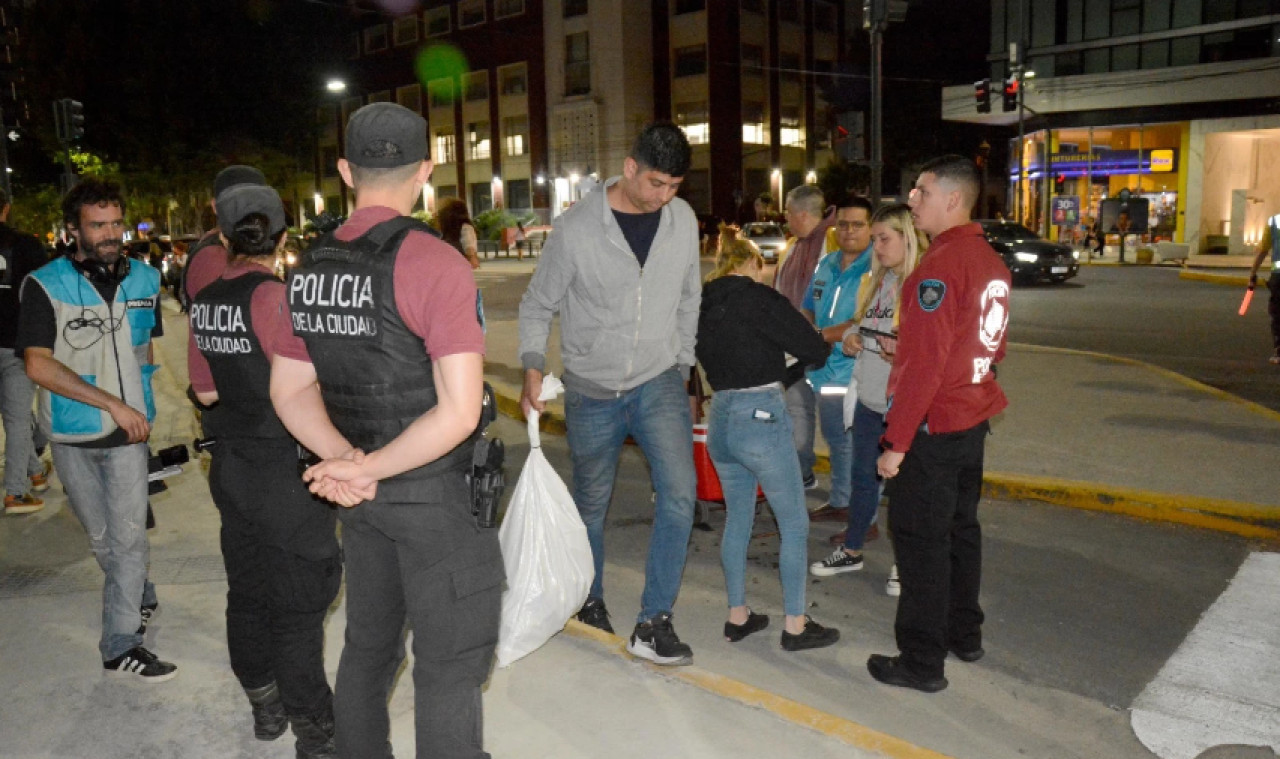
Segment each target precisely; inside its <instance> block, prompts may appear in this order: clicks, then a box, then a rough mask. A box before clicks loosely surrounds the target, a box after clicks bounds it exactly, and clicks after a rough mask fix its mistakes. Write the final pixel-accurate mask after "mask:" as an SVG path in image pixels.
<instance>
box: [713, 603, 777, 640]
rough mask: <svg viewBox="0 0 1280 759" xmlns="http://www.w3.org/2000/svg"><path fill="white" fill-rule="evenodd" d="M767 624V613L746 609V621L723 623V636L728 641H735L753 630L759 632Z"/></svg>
mask: <svg viewBox="0 0 1280 759" xmlns="http://www.w3.org/2000/svg"><path fill="white" fill-rule="evenodd" d="M768 626H769V615H768V614H756V613H755V612H754V611H751V610H750V609H747V621H746V622H743V623H742V624H740V625H735V624H734V623H732V622H725V623H724V637H725V639H726V640H728V641H729V642H730V643H737V642H738V641H740V640H742V639H743V638H745V637H747V636H748V635H750V634H751V633H753V632H760V631H761V630H763V629H764V628H766V627H768Z"/></svg>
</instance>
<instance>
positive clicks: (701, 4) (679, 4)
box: [676, 0, 707, 16]
mask: <svg viewBox="0 0 1280 759" xmlns="http://www.w3.org/2000/svg"><path fill="white" fill-rule="evenodd" d="M706 9H707V0H676V15H677V16H679V15H680V14H682V13H694V12H697V11H705V10H706Z"/></svg>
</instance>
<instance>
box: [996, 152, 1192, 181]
mask: <svg viewBox="0 0 1280 759" xmlns="http://www.w3.org/2000/svg"><path fill="white" fill-rule="evenodd" d="M1139 156H1141V162H1139ZM1043 170H1044V159H1043V158H1041V157H1039V156H1033V157H1032V158H1031V159H1030V160H1029V161H1028V162H1027V172H1028V173H1029V174H1031V175H1032V176H1033V177H1034V176H1035V175H1036V174H1038V173H1039V172H1041V171H1043ZM1050 170H1051V171H1052V172H1053V173H1054V174H1055V175H1056V176H1060V177H1083V176H1085V175H1086V174H1094V175H1096V176H1107V175H1110V174H1148V173H1158V172H1170V171H1177V170H1178V151H1177V149H1176V148H1152V149H1151V150H1142V151H1138V150H1094V151H1092V152H1090V153H1054V154H1053V155H1052V156H1050ZM1010 176H1017V169H1016V168H1015V169H1014V170H1013V171H1011V172H1010Z"/></svg>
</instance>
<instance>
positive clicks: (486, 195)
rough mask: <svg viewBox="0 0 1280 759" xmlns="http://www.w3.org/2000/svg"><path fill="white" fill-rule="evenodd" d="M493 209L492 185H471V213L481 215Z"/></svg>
mask: <svg viewBox="0 0 1280 759" xmlns="http://www.w3.org/2000/svg"><path fill="white" fill-rule="evenodd" d="M491 208H493V183H492V182H476V183H475V184H473V185H471V212H472V213H474V214H482V213H484V212H485V211H488V210H489V209H491Z"/></svg>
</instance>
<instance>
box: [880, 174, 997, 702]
mask: <svg viewBox="0 0 1280 759" xmlns="http://www.w3.org/2000/svg"><path fill="white" fill-rule="evenodd" d="M978 191H979V174H978V169H977V167H976V166H975V165H974V164H973V162H972V161H970V160H969V159H967V158H962V157H960V156H943V157H942V158H937V159H934V160H932V161H930V162H929V163H927V164H925V166H924V167H923V168H922V169H921V171H920V178H919V179H918V180H916V186H915V189H914V190H912V192H911V201H910V205H911V216H912V218H913V219H914V220H915V223H916V227H917V228H918V229H920V230H921V231H923V232H926V233H927V234H928V235H929V237H930V238H931V239H932V240H933V242H932V243H931V244H930V246H929V250H928V252H927V253H926V254H925V256H924V258H923V259H922V260H921V262H920V265H919V266H917V267H916V270H915V271H914V272H912V274H911V276H910V277H908V278H907V281H906V282H905V283H903V287H902V306H901V308H902V312H901V313H902V316H901V327H900V330H899V333H898V344H897V355H896V357H895V358H894V364H893V370H892V372H891V373H890V376H889V411H888V413H887V414H886V416H885V426H886V428H885V434H884V437H883V438H881V444H882V446H883V448H884V453H883V454H881V456H880V459H879V461H878V462H877V469H878V470H879V472H880V475H881V476H882V477H885V478H886V479H888V478H893V479H892V481H891V482H890V484H889V523H890V525H891V527H892V532H893V550H894V554H895V556H896V558H897V562H898V571H899V573H900V574H901V579H902V597H901V599H900V600H899V601H898V615H897V619H896V620H895V622H894V635H895V637H896V639H897V643H898V650H899V652H900V653H899V655H898V656H894V657H889V656H881V655H879V654H875V655H872V656H871V658H870V659H868V660H867V669H868V670H869V671H870V672H871V676H872V677H874V678H875V679H877V680H879V681H880V682H882V683H886V684H889V685H900V686H904V687H908V688H915V689H917V690H922V691H926V692H929V693H935V692H937V691H940V690H942V689H943V688H945V687H947V680H946V678H945V677H943V663H944V661H945V660H946V657H947V652H948V651H950V652H951V653H953V654H955V656H956V657H957V658H959V659H960V660H961V661H966V662H973V661H977V660H978V659H980V658H982V655H983V653H984V652H983V650H982V607H981V606H979V605H978V588H979V585H980V579H981V574H982V530H981V527H979V525H978V500H979V499H980V497H981V495H982V453H983V446H984V444H985V438H986V436H987V432H988V431H989V424H988V421H987V420H989V419H990V418H991V417H992V416H994V415H995V414H997V413H999V412H1000V411H1001V410H1002V409H1004V407H1005V406H1006V405H1008V401H1007V400H1006V399H1005V396H1004V393H1003V392H1002V391H1001V390H1000V386H999V385H998V384H996V376H995V372H994V371H993V367H994V365H995V364H996V363H998V362H999V361H1000V360H1001V359H1002V358H1004V351H1005V329H1006V327H1008V324H1009V270H1008V268H1006V267H1005V265H1004V263H1003V262H1002V261H1001V259H1000V257H999V256H998V255H996V253H995V251H993V250H992V249H991V246H990V245H988V244H987V242H986V239H985V238H984V237H983V235H982V228H981V227H980V226H979V225H977V224H974V223H972V222H971V221H970V220H969V209H970V208H972V207H973V203H974V201H975V200H976V199H977V197H978Z"/></svg>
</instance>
